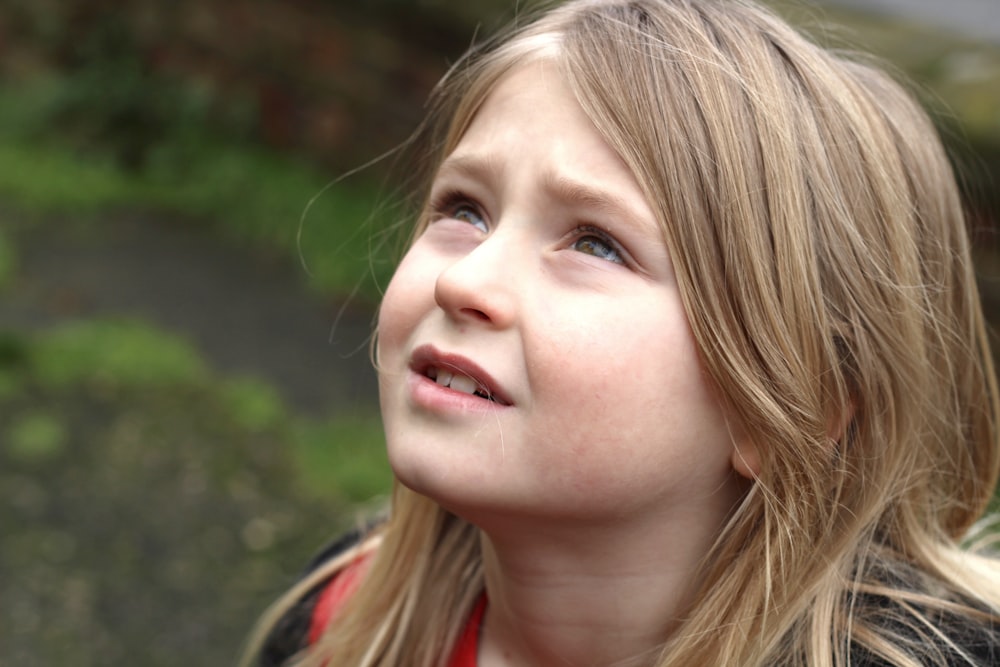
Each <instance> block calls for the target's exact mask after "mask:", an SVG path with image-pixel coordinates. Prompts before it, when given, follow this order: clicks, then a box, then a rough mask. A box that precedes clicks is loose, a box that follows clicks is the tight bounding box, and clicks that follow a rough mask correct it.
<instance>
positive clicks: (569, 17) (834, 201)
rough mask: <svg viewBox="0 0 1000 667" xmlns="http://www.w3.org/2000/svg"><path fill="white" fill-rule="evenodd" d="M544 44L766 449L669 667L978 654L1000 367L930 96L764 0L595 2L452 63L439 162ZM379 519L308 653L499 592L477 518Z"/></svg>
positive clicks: (371, 649)
mask: <svg viewBox="0 0 1000 667" xmlns="http://www.w3.org/2000/svg"><path fill="white" fill-rule="evenodd" d="M539 58H545V59H549V60H551V61H552V62H554V63H556V64H557V65H558V66H559V67H560V68H561V71H562V72H563V74H564V76H565V77H566V79H567V81H568V82H569V83H570V85H571V87H572V88H573V90H574V92H575V94H576V96H577V98H578V100H579V102H580V104H581V105H582V107H583V108H584V110H585V111H586V113H587V114H588V116H589V117H590V118H591V120H592V121H593V122H594V125H595V126H596V127H597V129H598V130H599V131H600V132H601V133H602V134H603V135H604V136H605V138H606V140H607V141H608V143H609V144H610V145H611V146H612V147H613V148H614V149H615V150H616V151H617V152H618V153H619V154H620V156H621V157H622V159H623V160H624V161H625V162H626V164H627V165H628V166H629V167H630V169H631V170H632V172H633V174H634V175H635V177H636V179H637V181H638V182H639V184H640V186H641V187H642V188H643V191H644V194H645V195H646V198H647V200H648V201H649V202H650V205H651V206H652V208H653V209H654V211H655V213H656V214H657V216H658V219H659V221H660V223H661V225H662V227H663V233H664V238H665V240H666V243H667V246H668V249H669V252H670V256H671V257H672V258H673V260H674V271H675V273H676V277H677V281H678V284H679V287H680V290H681V293H682V296H683V300H684V304H685V308H686V311H687V315H688V319H689V321H690V324H691V328H692V330H693V332H694V336H695V338H696V341H697V343H698V345H699V348H700V352H701V355H702V359H703V363H704V365H705V369H706V372H707V373H708V374H709V375H710V377H711V379H712V380H713V382H714V384H715V386H717V387H718V388H719V390H720V393H721V395H722V398H723V400H724V401H725V403H726V404H727V405H728V406H729V407H730V408H731V409H732V410H733V412H734V414H735V415H736V416H737V417H738V419H739V420H740V422H741V424H743V425H745V426H746V430H747V432H748V433H750V434H752V437H753V438H754V441H755V445H756V447H757V449H758V450H759V451H760V453H761V466H760V472H759V475H758V477H757V479H756V480H755V482H754V484H753V485H752V488H751V490H750V492H749V493H748V494H747V496H746V497H745V498H744V500H743V502H742V504H741V506H740V507H739V509H738V510H737V511H736V512H735V513H734V515H733V516H732V518H731V520H730V521H729V523H728V524H727V526H726V527H725V529H724V531H723V533H722V534H721V535H720V537H719V539H718V541H717V543H716V545H715V547H714V549H713V551H712V552H711V553H710V554H708V555H707V557H706V559H705V566H704V577H702V579H701V581H703V584H702V585H701V588H700V589H699V590H698V591H697V592H696V595H695V597H694V603H693V604H692V606H691V608H690V609H689V610H688V614H687V617H686V620H685V621H684V623H683V624H682V625H681V626H680V627H679V628H678V629H677V630H676V631H675V632H674V633H673V635H672V636H671V639H670V640H669V641H668V643H667V644H666V645H665V646H664V647H663V650H662V653H661V655H660V657H659V659H658V660H657V662H656V663H655V664H656V665H658V666H659V667H667V666H674V665H677V666H685V667H687V666H690V665H740V666H741V667H744V666H754V665H797V666H805V665H810V666H819V667H827V666H833V665H845V664H847V663H848V662H849V660H850V659H851V652H852V650H854V649H855V648H858V647H860V648H861V649H862V650H864V651H865V652H866V653H867V654H868V655H872V656H877V657H879V658H881V659H883V660H885V661H887V662H889V663H891V664H898V665H903V666H909V667H917V666H918V665H927V664H942V665H943V664H947V663H946V657H945V652H943V651H942V650H941V647H942V646H945V647H947V648H948V649H949V650H951V651H953V653H954V654H956V655H960V656H961V655H963V654H962V652H961V651H962V649H961V648H960V647H957V646H953V645H952V646H948V643H949V640H948V638H947V634H948V633H947V628H942V627H940V623H941V621H940V618H942V614H944V615H947V616H949V617H954V618H965V619H968V620H970V621H974V622H993V621H1000V617H998V616H997V610H998V607H1000V574H998V572H997V569H996V567H995V566H994V564H993V562H992V561H991V560H989V559H987V558H985V557H981V556H976V555H973V554H972V553H971V552H970V551H968V550H963V549H961V548H960V547H959V545H958V542H959V541H960V540H962V539H963V538H964V537H966V536H967V534H968V532H969V530H970V528H971V527H972V526H973V524H974V522H975V521H976V520H977V518H979V517H980V515H981V514H982V513H983V511H984V509H985V508H986V505H987V503H988V501H989V499H990V497H991V494H992V492H993V488H994V486H995V484H996V480H997V474H998V466H1000V447H998V434H997V414H998V405H997V387H996V380H995V377H994V373H993V367H992V361H991V357H990V351H989V347H988V341H987V335H986V331H985V327H984V322H983V316H982V312H981V308H980V305H979V298H978V294H977V290H976V285H975V280H974V276H973V270H972V266H971V259H970V251H969V241H968V236H967V231H966V229H965V221H964V216H963V212H962V206H961V202H960V198H959V195H958V192H957V188H956V185H955V180H954V176H953V175H952V173H951V169H950V167H949V163H948V161H947V159H946V156H945V154H944V151H943V149H942V147H941V145H940V142H939V140H938V139H937V136H936V133H935V131H934V129H933V127H932V125H931V123H930V121H929V120H928V119H927V117H926V115H925V114H924V113H923V112H922V111H921V110H920V108H919V107H918V106H917V105H916V104H915V103H914V102H913V101H912V100H911V98H910V96H909V95H908V94H907V93H906V92H905V91H904V90H903V89H902V88H901V87H900V86H899V85H898V84H897V83H895V82H894V81H893V80H892V79H890V78H889V77H888V76H887V75H886V74H884V73H883V72H881V71H880V70H878V69H877V68H874V67H872V66H869V65H867V64H864V63H862V62H859V61H857V60H852V59H849V58H847V57H845V56H842V55H838V54H835V53H833V52H831V51H828V50H824V49H822V48H820V47H818V46H816V45H815V44H813V43H812V42H810V41H809V40H808V39H806V38H805V37H803V36H802V35H800V34H799V33H797V32H796V31H794V30H793V29H791V28H790V27H789V26H787V25H786V24H785V23H784V22H783V21H782V20H780V19H778V18H776V17H775V16H773V15H772V14H771V13H770V12H769V11H767V10H765V9H762V8H760V7H757V6H755V5H752V4H749V3H744V2H738V1H736V0H728V1H727V0H577V1H574V2H569V3H567V4H565V5H563V6H560V7H557V8H555V9H553V10H552V11H550V12H548V13H547V14H544V15H543V16H542V17H541V18H540V19H539V20H537V21H535V22H533V23H531V24H529V25H528V26H527V27H525V28H522V29H520V30H518V31H516V32H515V33H514V34H513V35H511V36H510V37H508V38H506V39H505V40H502V41H500V42H499V43H497V44H495V45H491V46H490V47H489V48H486V49H482V50H478V51H476V52H474V53H471V54H470V55H469V56H468V57H467V59H466V60H464V61H463V62H462V63H460V64H459V65H458V66H456V67H455V68H454V69H453V70H452V71H451V72H449V74H448V75H447V76H446V77H445V79H444V80H443V82H442V83H441V84H440V85H439V87H438V89H437V90H436V91H435V96H434V101H433V102H434V103H433V105H432V113H431V116H430V118H431V121H430V124H429V126H428V129H429V131H430V134H431V135H432V137H433V138H432V140H431V142H430V144H428V145H430V147H431V148H430V150H431V153H430V155H431V156H432V157H431V159H430V163H431V168H432V169H433V168H434V166H435V165H436V163H437V162H439V161H440V160H441V159H442V158H443V156H445V155H447V153H448V152H449V151H450V150H451V149H452V148H453V147H454V146H455V144H456V143H457V141H458V140H459V138H460V137H461V136H462V133H463V132H464V130H465V129H466V127H467V126H468V124H469V122H470V121H471V119H472V118H473V116H474V115H475V113H476V111H477V109H478V108H479V107H480V105H481V104H482V103H483V101H484V99H485V98H486V96H487V95H488V94H489V92H490V91H491V90H492V89H493V87H494V86H495V85H496V82H497V81H498V80H499V79H500V78H502V77H503V75H504V74H505V73H506V72H508V71H510V69H512V68H513V67H516V66H518V65H519V64H522V63H524V62H526V61H529V60H532V59H539ZM422 224H423V223H422V222H420V223H419V224H418V225H417V228H418V229H419V228H420V225H422ZM373 539H374V538H373ZM377 539H378V540H379V544H378V548H377V549H375V548H374V546H373V544H374V543H373V542H371V541H369V542H367V543H363V544H362V545H361V546H360V547H359V549H360V550H361V551H364V550H368V551H372V552H373V556H372V565H371V568H370V570H369V573H368V575H367V576H366V578H365V581H364V582H363V583H362V585H361V587H360V589H359V590H358V591H357V592H356V593H355V594H354V595H353V597H352V598H351V599H350V600H349V601H348V603H347V606H346V607H345V609H344V611H343V613H342V614H341V615H340V616H339V617H338V620H337V622H336V623H335V624H334V626H333V627H331V628H330V629H329V630H328V631H327V633H326V634H325V636H324V637H323V638H322V639H321V640H320V641H319V642H318V644H317V645H316V646H315V647H313V649H312V650H310V651H309V652H308V653H307V655H305V656H303V657H302V662H301V664H304V665H323V664H336V665H364V666H368V665H371V666H374V665H379V666H383V667H389V666H393V667H396V666H399V665H414V666H416V667H434V666H438V665H442V664H443V663H444V662H445V661H446V659H447V657H448V655H449V649H450V647H451V645H452V644H453V643H454V642H455V640H456V637H457V634H458V633H459V631H460V630H461V627H462V624H463V623H464V620H465V618H466V617H467V615H468V613H469V611H470V609H471V607H472V605H473V604H474V602H475V600H476V598H477V597H478V595H479V594H480V592H481V590H482V586H483V582H482V572H481V564H480V552H479V535H478V531H477V529H476V528H475V527H473V526H471V525H469V524H468V523H466V522H465V521H463V520H461V519H459V518H457V517H455V516H453V515H450V514H448V513H446V512H444V511H443V510H442V509H441V508H440V507H438V506H437V505H436V504H434V503H433V502H432V501H430V500H428V499H426V498H423V497H420V496H417V495H416V494H414V493H412V492H410V491H408V490H406V489H405V488H402V487H397V489H396V490H395V492H394V497H393V502H392V512H391V516H390V519H389V520H388V521H387V522H386V523H385V524H384V525H383V526H382V527H381V528H380V529H379V530H378V535H377ZM356 557H357V553H351V554H347V555H345V556H344V557H342V558H341V559H338V560H337V561H334V562H331V563H330V564H328V565H327V566H326V567H324V568H321V569H320V570H318V571H317V572H315V573H314V574H313V576H312V578H311V579H310V580H308V581H305V582H303V583H302V584H301V585H300V586H299V587H298V589H297V590H295V591H292V592H290V594H289V595H288V596H286V600H285V601H284V602H283V603H281V604H279V606H278V607H276V608H275V610H274V611H273V612H272V614H271V618H272V619H273V618H276V617H279V616H280V615H281V613H282V611H283V609H285V608H287V606H288V605H289V604H290V603H291V602H292V601H294V600H295V599H297V597H299V596H300V595H301V594H302V592H303V591H305V590H307V589H308V588H309V587H311V586H313V585H315V584H316V582H319V581H321V580H323V579H324V578H326V577H329V576H330V574H331V573H332V572H334V571H336V570H337V569H338V568H340V567H341V566H342V565H343V563H344V562H346V561H349V560H350V559H352V558H356ZM873 600H879V601H880V602H878V603H877V604H873V603H872V601H873ZM268 622H269V621H265V626H266V625H267V624H268ZM264 631H266V627H265V630H264ZM922 639H926V641H922ZM970 660H971V658H970ZM296 664H298V663H296ZM970 664H972V663H971V662H970Z"/></svg>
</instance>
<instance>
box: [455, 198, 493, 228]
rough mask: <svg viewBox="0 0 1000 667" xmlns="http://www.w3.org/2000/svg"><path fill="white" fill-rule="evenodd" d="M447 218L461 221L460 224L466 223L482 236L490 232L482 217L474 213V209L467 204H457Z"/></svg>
mask: <svg viewBox="0 0 1000 667" xmlns="http://www.w3.org/2000/svg"><path fill="white" fill-rule="evenodd" d="M449 217H451V218H454V219H455V220H461V221H462V222H467V223H469V224H470V225H472V226H473V227H475V228H476V229H478V230H479V231H481V232H483V233H484V234H485V233H487V232H489V231H490V228H489V225H487V224H486V221H485V220H483V217H482V216H481V215H479V213H477V212H476V209H475V208H473V207H472V206H469V205H468V204H459V205H457V206H455V207H454V209H452V212H451V214H450V215H449Z"/></svg>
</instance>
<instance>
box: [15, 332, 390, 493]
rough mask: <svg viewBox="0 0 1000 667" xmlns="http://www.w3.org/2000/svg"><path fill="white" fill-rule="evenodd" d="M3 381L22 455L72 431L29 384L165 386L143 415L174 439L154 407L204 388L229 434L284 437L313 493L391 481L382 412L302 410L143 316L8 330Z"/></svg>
mask: <svg viewBox="0 0 1000 667" xmlns="http://www.w3.org/2000/svg"><path fill="white" fill-rule="evenodd" d="M32 388H34V389H32ZM0 389H3V391H0V402H3V401H11V403H10V405H8V407H7V408H5V409H4V412H5V413H6V412H7V409H10V412H9V413H7V417H8V419H5V420H4V421H5V425H4V426H3V428H4V433H3V437H2V438H0V439H3V440H6V442H7V446H8V447H9V448H10V450H11V451H10V454H11V455H12V456H14V457H15V458H17V459H19V460H25V461H30V460H35V459H45V458H47V457H49V456H50V455H52V454H53V453H54V452H58V451H59V450H60V448H61V447H62V446H63V444H64V443H65V441H66V424H65V422H64V420H63V419H61V418H60V415H59V414H58V413H50V412H39V411H38V410H37V409H34V408H32V407H31V405H30V402H29V403H28V404H24V405H21V404H20V403H19V400H21V399H19V398H18V397H24V396H28V395H30V392H31V391H42V392H47V393H52V392H57V393H62V394H66V393H69V394H74V393H78V394H80V396H81V400H82V401H83V402H86V399H85V398H84V397H85V396H87V395H88V394H91V393H94V392H96V393H97V394H98V395H103V396H114V395H122V394H123V393H124V394H125V395H133V394H149V395H156V396H161V400H150V401H149V402H148V404H147V405H146V408H145V410H146V411H147V412H148V413H149V414H147V415H145V418H146V419H148V420H150V421H152V422H153V423H157V422H159V423H162V424H163V428H164V430H165V433H166V435H167V439H168V440H169V432H170V430H171V428H173V427H172V426H171V424H170V420H169V419H168V418H167V417H166V416H164V418H163V419H162V420H160V419H158V417H157V415H156V411H157V410H158V409H159V407H161V406H162V407H163V409H164V412H165V414H166V413H168V412H169V411H170V410H172V409H173V407H172V403H173V402H175V401H176V400H183V397H185V396H190V395H192V394H199V395H201V396H203V398H202V399H201V400H200V401H199V403H200V404H201V406H202V408H203V409H204V410H208V411H211V412H214V414H215V417H214V418H213V420H212V421H214V422H215V423H218V424H226V425H228V426H227V428H228V429H230V431H231V432H232V433H233V434H234V435H233V436H232V437H235V438H236V439H242V438H247V439H249V438H256V437H258V436H261V435H262V434H263V435H266V436H267V437H269V438H271V439H273V440H275V441H277V442H283V443H287V451H286V454H285V455H286V456H288V457H289V458H290V459H291V465H292V468H293V471H294V474H295V476H296V478H297V479H298V480H299V484H300V487H301V489H302V490H303V491H304V492H305V493H306V494H307V495H309V496H312V497H315V498H317V499H326V500H328V501H334V502H338V503H347V504H349V505H353V504H356V503H362V502H366V501H370V500H371V499H373V498H376V497H379V496H383V495H385V494H386V493H387V492H388V490H389V487H390V485H391V480H392V477H391V473H390V470H389V466H388V463H387V461H386V457H385V447H384V444H383V437H382V427H381V421H380V419H379V417H378V415H377V414H374V413H370V414H350V415H345V416H337V417H333V418H330V419H308V418H305V417H302V416H300V415H297V414H295V413H294V412H293V411H292V410H290V408H289V407H288V406H287V405H286V404H285V403H284V402H283V401H282V399H281V397H280V396H279V395H278V393H277V392H276V391H275V389H274V388H273V387H272V386H270V385H269V384H268V383H266V382H264V381H262V380H260V379H256V378H248V377H235V378H234V377H223V376H220V375H218V374H217V373H215V372H213V371H212V370H211V369H210V368H208V366H207V364H206V363H205V361H204V360H203V359H202V358H201V356H200V355H199V353H198V352H197V350H195V349H194V347H193V346H192V345H191V344H190V343H188V342H187V341H185V340H184V339H183V338H180V337H178V336H176V335H174V334H170V333H167V332H165V331H162V330H160V329H157V328H156V327H153V326H151V325H148V324H144V323H141V322H135V321H126V320H94V321H83V322H75V323H70V324H64V325H61V326H58V327H55V328H53V329H51V330H48V331H46V332H45V333H43V334H41V335H39V336H36V337H32V338H28V337H26V336H21V335H17V334H9V333H8V334H5V335H4V336H3V338H2V340H0ZM178 397H180V398H178ZM11 406H13V407H11ZM178 437H179V436H178Z"/></svg>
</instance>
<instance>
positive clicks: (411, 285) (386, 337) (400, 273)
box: [378, 251, 434, 359]
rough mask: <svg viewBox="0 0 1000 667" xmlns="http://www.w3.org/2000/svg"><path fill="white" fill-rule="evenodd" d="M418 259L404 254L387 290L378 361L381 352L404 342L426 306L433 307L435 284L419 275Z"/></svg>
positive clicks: (381, 311)
mask: <svg viewBox="0 0 1000 667" xmlns="http://www.w3.org/2000/svg"><path fill="white" fill-rule="evenodd" d="M419 259H420V258H419V256H418V255H417V254H416V253H414V252H413V251H410V252H409V253H407V254H406V255H405V256H404V257H403V260H402V261H401V262H400V264H399V267H398V268H397V269H396V272H395V273H394V274H393V276H392V280H390V281H389V285H388V286H387V287H386V290H385V295H384V296H383V297H382V304H381V306H380V307H379V311H378V351H379V359H382V358H383V357H382V354H383V351H389V350H391V349H393V348H395V347H398V346H400V345H402V344H403V343H404V342H405V340H406V338H407V336H408V335H409V333H410V332H411V331H412V330H413V328H414V327H415V326H416V324H417V322H418V321H419V319H420V317H421V315H422V313H424V312H426V310H427V308H428V304H432V303H433V300H434V280H433V278H432V277H431V276H430V275H425V274H427V272H426V271H421V262H420V261H419Z"/></svg>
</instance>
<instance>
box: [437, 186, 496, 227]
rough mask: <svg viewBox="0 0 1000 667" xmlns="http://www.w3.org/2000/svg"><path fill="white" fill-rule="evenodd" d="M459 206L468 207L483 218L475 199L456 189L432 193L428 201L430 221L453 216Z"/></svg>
mask: <svg viewBox="0 0 1000 667" xmlns="http://www.w3.org/2000/svg"><path fill="white" fill-rule="evenodd" d="M459 208H469V209H472V210H473V211H475V212H476V214H477V215H478V216H479V217H481V218H484V219H485V216H484V215H483V214H482V209H481V207H480V206H479V204H478V203H476V201H475V200H473V199H471V198H470V197H468V196H466V195H465V194H463V193H461V192H459V191H458V190H445V191H444V192H442V193H440V194H437V195H434V196H433V197H432V198H431V203H430V217H429V220H430V222H436V221H438V220H441V219H442V218H451V217H454V215H455V212H456V211H457V210H458V209H459Z"/></svg>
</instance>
